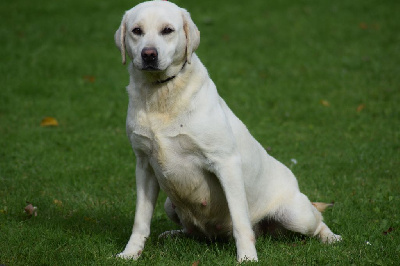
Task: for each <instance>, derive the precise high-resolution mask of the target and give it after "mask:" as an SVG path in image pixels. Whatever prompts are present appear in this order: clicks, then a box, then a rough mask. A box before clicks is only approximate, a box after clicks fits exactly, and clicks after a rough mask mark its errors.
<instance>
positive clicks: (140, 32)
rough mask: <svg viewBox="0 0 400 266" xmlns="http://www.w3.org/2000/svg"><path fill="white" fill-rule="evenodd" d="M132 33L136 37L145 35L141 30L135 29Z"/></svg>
mask: <svg viewBox="0 0 400 266" xmlns="http://www.w3.org/2000/svg"><path fill="white" fill-rule="evenodd" d="M132 32H133V34H135V35H142V34H143V31H142V29H141V28H134V29H133V30H132Z"/></svg>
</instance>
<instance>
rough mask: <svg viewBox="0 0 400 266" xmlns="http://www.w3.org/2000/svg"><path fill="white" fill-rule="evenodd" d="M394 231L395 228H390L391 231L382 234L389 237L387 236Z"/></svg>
mask: <svg viewBox="0 0 400 266" xmlns="http://www.w3.org/2000/svg"><path fill="white" fill-rule="evenodd" d="M393 231H394V228H393V227H389V229H388V230H386V231H385V232H382V234H384V235H387V234H390V233H391V232H393Z"/></svg>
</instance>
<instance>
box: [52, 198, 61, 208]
mask: <svg viewBox="0 0 400 266" xmlns="http://www.w3.org/2000/svg"><path fill="white" fill-rule="evenodd" d="M53 202H54V204H55V205H57V206H58V207H62V206H63V203H62V201H61V200H58V199H54V200H53Z"/></svg>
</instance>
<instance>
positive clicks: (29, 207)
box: [24, 202, 37, 217]
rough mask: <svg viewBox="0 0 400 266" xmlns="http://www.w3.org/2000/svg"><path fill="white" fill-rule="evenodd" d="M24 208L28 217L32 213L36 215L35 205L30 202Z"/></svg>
mask: <svg viewBox="0 0 400 266" xmlns="http://www.w3.org/2000/svg"><path fill="white" fill-rule="evenodd" d="M27 203H29V202H27ZM24 210H25V212H26V214H28V216H29V217H31V216H32V215H34V216H37V207H35V206H33V205H32V204H31V203H29V204H28V205H27V206H26V207H25V209H24Z"/></svg>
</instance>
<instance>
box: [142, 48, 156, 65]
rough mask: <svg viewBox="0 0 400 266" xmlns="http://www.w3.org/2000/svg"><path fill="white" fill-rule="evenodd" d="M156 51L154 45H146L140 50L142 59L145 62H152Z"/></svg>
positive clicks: (154, 60) (154, 59)
mask: <svg viewBox="0 0 400 266" xmlns="http://www.w3.org/2000/svg"><path fill="white" fill-rule="evenodd" d="M157 58H158V53H157V49H156V48H154V47H150V48H148V47H146V48H143V50H142V59H143V61H144V62H146V63H154V62H156V61H157Z"/></svg>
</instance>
